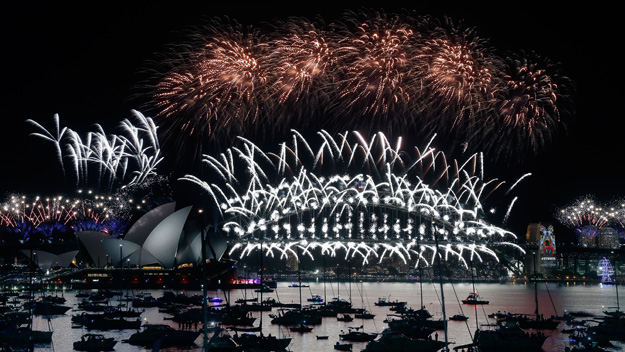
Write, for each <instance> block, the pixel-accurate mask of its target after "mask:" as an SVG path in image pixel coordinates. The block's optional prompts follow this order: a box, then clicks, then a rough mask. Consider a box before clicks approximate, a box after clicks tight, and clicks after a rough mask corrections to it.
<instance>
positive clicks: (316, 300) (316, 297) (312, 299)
mask: <svg viewBox="0 0 625 352" xmlns="http://www.w3.org/2000/svg"><path fill="white" fill-rule="evenodd" d="M306 300H307V301H308V302H313V303H323V298H322V297H321V296H320V295H318V294H316V293H313V294H312V296H311V297H310V298H307V299H306Z"/></svg>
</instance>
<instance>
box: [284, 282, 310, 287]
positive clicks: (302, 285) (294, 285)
mask: <svg viewBox="0 0 625 352" xmlns="http://www.w3.org/2000/svg"><path fill="white" fill-rule="evenodd" d="M289 287H310V286H309V285H306V284H302V283H301V282H300V283H296V282H292V283H291V284H290V285H289Z"/></svg>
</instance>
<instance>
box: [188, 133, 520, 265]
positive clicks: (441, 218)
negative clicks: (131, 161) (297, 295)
mask: <svg viewBox="0 0 625 352" xmlns="http://www.w3.org/2000/svg"><path fill="white" fill-rule="evenodd" d="M319 136H320V137H321V147H320V148H319V149H318V150H317V151H315V150H313V148H312V147H311V146H310V144H309V143H308V142H307V141H306V140H304V139H303V138H302V137H301V135H300V134H299V133H297V132H295V133H294V135H293V137H294V138H293V140H294V145H293V146H288V145H286V144H285V143H283V144H282V145H281V146H280V150H281V152H279V153H278V154H274V153H271V152H263V151H262V150H261V149H260V148H259V147H257V146H256V145H254V144H253V143H252V142H250V141H248V140H245V139H241V141H242V142H243V146H242V147H233V148H231V149H229V150H228V151H227V152H226V153H225V154H223V155H222V156H221V157H220V158H214V157H211V156H205V159H204V162H205V163H206V165H207V166H208V168H209V169H210V170H211V171H214V172H212V173H211V174H212V175H213V176H215V175H218V176H219V177H218V178H219V179H220V180H212V181H211V182H207V181H204V180H202V178H201V177H198V176H194V175H187V176H185V177H183V178H182V180H186V181H190V182H193V183H195V184H197V185H199V186H200V187H201V188H202V189H203V190H205V191H206V192H207V193H208V194H209V198H210V199H211V201H212V202H214V203H215V204H216V206H217V207H218V209H219V210H220V213H221V218H222V221H221V224H220V227H221V228H222V229H223V230H224V231H225V232H227V233H232V234H235V235H236V236H237V237H238V238H240V239H241V240H242V242H241V244H240V245H237V246H234V248H233V250H242V252H241V253H242V255H247V254H249V253H250V252H251V251H252V250H255V249H258V248H261V247H262V248H263V250H264V251H266V252H267V254H270V255H274V252H276V253H278V255H279V256H280V257H282V256H289V255H293V252H294V251H293V250H292V248H293V246H296V247H297V248H299V249H300V250H301V251H302V252H303V253H310V251H311V250H312V249H313V248H321V250H322V251H323V252H324V253H329V254H332V255H335V254H336V250H337V249H344V250H346V253H347V254H346V255H347V256H357V255H359V256H361V257H362V259H363V260H364V261H365V262H367V261H369V260H371V259H372V258H376V259H378V260H382V259H383V258H384V257H385V256H388V255H397V256H399V257H400V258H402V259H403V260H405V261H408V260H410V259H412V258H416V260H417V262H420V261H423V260H425V259H427V260H426V262H431V261H432V259H431V258H432V257H433V256H435V255H436V254H437V253H441V255H443V254H444V256H445V257H448V256H454V257H457V258H459V260H460V261H462V262H464V259H463V254H465V253H470V254H471V256H474V255H477V256H478V257H479V258H481V257H480V255H487V256H490V257H494V258H495V259H496V258H497V255H496V253H495V252H494V251H493V248H495V247H499V246H512V247H514V248H517V249H519V250H521V249H520V247H518V246H516V245H515V244H513V243H512V242H510V241H508V239H512V238H514V237H515V236H514V235H513V234H512V233H510V232H509V231H507V230H505V229H502V228H499V227H497V226H494V225H492V224H489V223H488V222H486V221H485V220H484V212H483V205H482V201H483V200H484V199H485V198H486V197H488V196H489V195H490V194H492V192H494V191H495V190H496V189H498V188H499V187H500V186H501V184H502V182H497V181H496V180H488V181H485V180H483V179H482V177H481V175H480V174H476V173H475V171H476V170H479V168H476V162H478V160H479V158H478V156H477V155H475V156H473V157H472V158H470V159H473V160H467V161H466V162H464V163H462V164H461V166H458V163H454V164H455V167H453V168H452V167H450V165H447V162H446V158H445V156H444V154H442V153H440V152H435V151H434V150H433V149H432V148H430V147H428V148H427V150H423V151H419V150H417V152H416V154H417V158H414V159H413V158H411V157H407V156H405V154H406V153H405V152H404V151H402V150H400V149H395V147H393V146H392V144H391V143H390V142H389V141H388V139H387V138H386V137H385V136H384V135H383V134H382V133H379V134H377V135H375V136H374V137H373V138H372V139H371V140H369V141H367V140H365V139H364V138H363V136H362V135H360V134H358V133H353V134H350V135H338V136H337V137H334V138H333V137H331V136H330V135H329V134H328V133H327V132H325V131H322V132H320V133H319ZM352 139H354V140H352ZM295 141H296V142H297V143H296V142H295ZM395 145H397V148H400V146H401V143H399V142H398V143H396V144H395ZM240 163H242V164H240ZM308 164H310V165H312V166H310V167H307V166H306V165H308ZM235 165H236V166H235ZM239 167H241V169H239ZM452 170H455V171H452ZM435 243H439V245H438V247H437V246H436V245H435ZM379 252H381V254H378V253H379ZM465 264H466V263H465Z"/></svg>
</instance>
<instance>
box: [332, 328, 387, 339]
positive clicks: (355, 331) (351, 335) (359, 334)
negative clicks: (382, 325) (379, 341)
mask: <svg viewBox="0 0 625 352" xmlns="http://www.w3.org/2000/svg"><path fill="white" fill-rule="evenodd" d="M361 329H363V326H362V325H361V326H359V327H352V326H350V327H349V331H348V332H347V333H345V332H344V331H343V330H341V334H339V337H340V338H341V339H342V340H345V341H354V342H369V341H373V340H375V338H376V337H378V334H377V333H374V332H372V333H367V332H364V331H360V330H361Z"/></svg>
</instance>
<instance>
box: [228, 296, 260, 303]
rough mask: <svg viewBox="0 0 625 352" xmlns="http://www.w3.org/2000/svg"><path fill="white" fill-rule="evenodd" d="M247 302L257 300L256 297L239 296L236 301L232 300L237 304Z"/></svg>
mask: <svg viewBox="0 0 625 352" xmlns="http://www.w3.org/2000/svg"><path fill="white" fill-rule="evenodd" d="M247 302H258V297H254V298H239V299H237V300H236V301H234V303H237V304H245V303H247Z"/></svg>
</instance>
